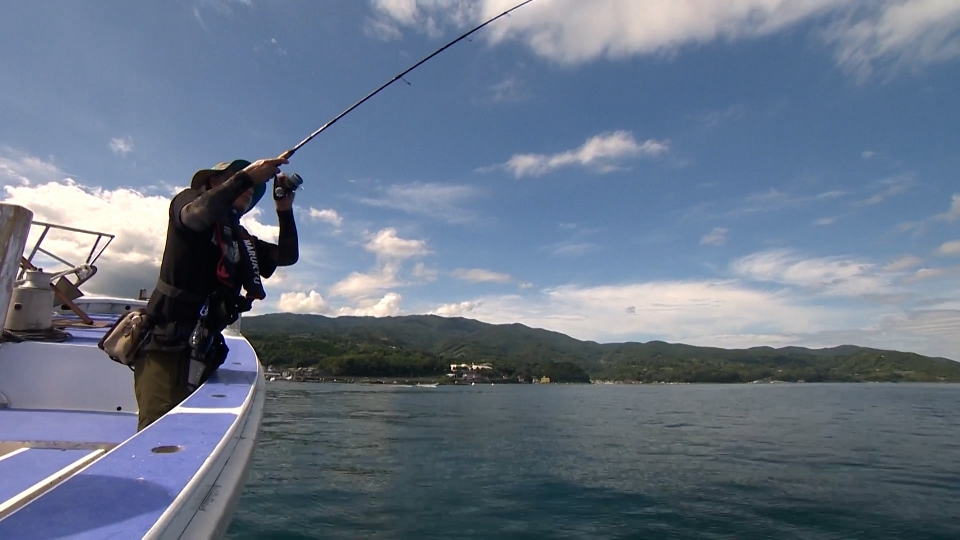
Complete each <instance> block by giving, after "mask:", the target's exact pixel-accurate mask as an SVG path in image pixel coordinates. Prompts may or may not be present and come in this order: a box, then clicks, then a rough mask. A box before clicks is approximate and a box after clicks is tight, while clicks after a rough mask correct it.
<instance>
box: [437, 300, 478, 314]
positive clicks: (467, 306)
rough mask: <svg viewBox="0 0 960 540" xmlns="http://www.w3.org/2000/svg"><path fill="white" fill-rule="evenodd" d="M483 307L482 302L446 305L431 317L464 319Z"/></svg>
mask: <svg viewBox="0 0 960 540" xmlns="http://www.w3.org/2000/svg"><path fill="white" fill-rule="evenodd" d="M481 305H483V303H482V302H471V301H466V302H458V303H455V304H444V305H442V306H439V307H438V308H437V309H435V310H433V311H431V312H430V314H431V315H440V316H441V317H463V316H464V315H466V314H468V313H470V312H472V311H473V310H475V309H477V308H479V307H480V306H481Z"/></svg>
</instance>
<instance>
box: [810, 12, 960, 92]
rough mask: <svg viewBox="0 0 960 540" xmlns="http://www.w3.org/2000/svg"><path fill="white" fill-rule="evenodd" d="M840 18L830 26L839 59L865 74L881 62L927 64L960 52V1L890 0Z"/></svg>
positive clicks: (902, 64)
mask: <svg viewBox="0 0 960 540" xmlns="http://www.w3.org/2000/svg"><path fill="white" fill-rule="evenodd" d="M859 13H860V16H859V17H856V16H854V17H848V18H844V19H841V20H839V21H838V22H837V23H836V24H835V25H834V26H833V28H831V30H830V31H829V32H828V38H829V39H830V40H832V41H833V42H835V43H836V44H837V62H838V63H839V65H840V66H841V67H843V68H844V69H846V70H848V71H850V72H852V73H854V74H855V75H856V76H858V77H859V78H861V79H863V78H866V77H868V76H870V74H871V73H872V72H873V71H874V69H875V67H876V65H877V64H878V63H882V62H886V63H891V64H893V66H894V68H898V67H902V66H923V65H927V64H933V63H937V62H944V61H947V60H950V59H953V58H956V57H957V56H960V35H958V33H957V31H958V30H960V4H958V3H957V2H953V1H949V0H909V1H905V0H886V1H882V2H874V3H872V4H868V5H867V6H864V8H863V9H860V10H859Z"/></svg>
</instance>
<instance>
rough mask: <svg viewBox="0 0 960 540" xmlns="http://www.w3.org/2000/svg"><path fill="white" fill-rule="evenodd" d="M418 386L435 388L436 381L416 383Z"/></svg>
mask: <svg viewBox="0 0 960 540" xmlns="http://www.w3.org/2000/svg"><path fill="white" fill-rule="evenodd" d="M417 386H418V387H419V388H436V387H437V383H417Z"/></svg>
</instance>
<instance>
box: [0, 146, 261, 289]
mask: <svg viewBox="0 0 960 540" xmlns="http://www.w3.org/2000/svg"><path fill="white" fill-rule="evenodd" d="M6 154H7V156H5V157H0V175H3V176H4V177H6V178H7V179H8V180H13V181H15V182H17V183H18V184H19V185H14V184H7V185H5V186H3V191H2V194H0V199H2V201H3V202H5V203H9V204H17V205H20V206H24V207H26V208H28V209H30V210H31V211H32V212H33V213H34V220H36V221H43V222H47V223H54V224H59V225H66V226H70V227H75V228H80V229H87V230H93V231H98V232H104V233H108V234H113V235H116V238H115V239H114V240H113V241H112V242H111V243H110V245H109V247H108V248H107V250H106V251H105V252H104V254H103V256H102V257H101V258H100V260H99V261H98V262H97V266H98V272H97V275H96V276H94V277H93V278H92V279H91V280H90V281H89V282H88V283H87V284H86V285H85V286H84V292H86V293H88V294H107V295H117V296H124V297H135V296H136V294H137V292H138V290H139V289H141V288H145V289H147V290H148V291H151V290H153V287H154V284H155V283H156V280H157V275H158V271H159V266H160V260H161V258H162V256H163V248H164V241H165V238H166V231H167V213H168V209H169V206H170V198H169V197H163V196H158V195H150V194H148V193H147V192H148V191H149V190H150V188H145V189H144V190H142V191H141V190H134V189H129V188H116V189H106V188H102V187H99V186H87V185H83V184H81V183H79V182H76V181H75V180H73V179H70V178H67V177H66V174H65V173H63V172H62V171H60V170H59V168H57V167H56V166H55V165H53V164H50V163H47V162H44V161H43V160H40V159H38V158H34V157H31V156H27V155H25V154H22V153H17V152H12V151H8V152H6ZM134 215H135V216H136V227H131V226H130V223H131V219H133V218H132V216H134ZM245 224H246V225H248V226H249V227H250V228H251V233H254V234H257V233H260V234H261V235H264V236H268V234H266V233H269V227H267V226H265V225H263V224H261V223H259V222H258V221H257V220H256V216H251V217H250V218H248V219H246V220H245ZM255 231H256V232H255ZM39 232H40V229H39V227H34V228H33V229H32V230H31V236H30V240H29V244H28V246H33V244H34V243H35V242H36V239H37V237H38V235H39ZM95 240H96V237H95V236H89V235H79V234H76V233H68V232H51V233H50V234H49V235H48V236H47V238H45V239H44V242H43V246H44V248H45V249H47V250H49V251H51V252H53V253H54V254H56V255H58V256H60V257H62V258H64V259H66V260H68V261H70V262H72V263H76V264H79V263H82V262H83V260H84V259H85V258H86V257H87V255H88V254H89V252H90V249H91V247H92V246H93V242H94V241H95ZM100 245H101V246H103V242H101V244H100ZM42 263H43V265H44V266H45V269H46V270H61V269H65V267H64V266H63V265H61V264H60V263H54V262H53V261H42Z"/></svg>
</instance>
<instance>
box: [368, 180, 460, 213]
mask: <svg viewBox="0 0 960 540" xmlns="http://www.w3.org/2000/svg"><path fill="white" fill-rule="evenodd" d="M477 194H478V191H477V190H476V188H474V187H472V186H464V185H447V184H424V183H419V182H415V183H412V184H404V185H393V186H390V187H389V188H387V189H386V191H385V193H384V196H383V197H379V198H363V199H360V202H361V203H363V204H367V205H370V206H377V207H383V208H395V209H397V210H402V211H404V212H408V213H411V214H419V215H424V216H427V217H431V218H434V219H438V220H442V221H446V222H448V223H469V222H471V221H475V220H476V216H475V215H474V214H473V212H471V211H469V210H465V209H464V208H462V207H461V204H463V203H464V202H466V201H467V200H468V199H471V198H473V197H475V196H476V195H477Z"/></svg>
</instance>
